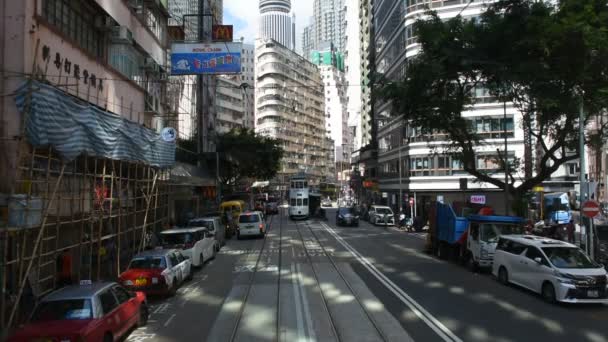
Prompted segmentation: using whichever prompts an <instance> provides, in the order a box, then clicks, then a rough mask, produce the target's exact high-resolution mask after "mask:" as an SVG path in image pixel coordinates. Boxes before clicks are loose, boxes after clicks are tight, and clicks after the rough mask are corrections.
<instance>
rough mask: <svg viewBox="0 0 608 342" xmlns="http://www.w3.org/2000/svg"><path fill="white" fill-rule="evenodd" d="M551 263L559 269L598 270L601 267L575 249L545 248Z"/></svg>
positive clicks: (544, 250)
mask: <svg viewBox="0 0 608 342" xmlns="http://www.w3.org/2000/svg"><path fill="white" fill-rule="evenodd" d="M542 250H543V252H545V254H547V256H548V257H549V261H551V263H552V264H553V266H555V267H557V268H597V267H601V266H599V265H597V264H596V263H594V262H593V261H591V259H589V257H588V256H587V255H585V253H583V251H581V250H580V249H579V248H573V247H543V248H542Z"/></svg>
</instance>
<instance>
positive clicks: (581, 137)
mask: <svg viewBox="0 0 608 342" xmlns="http://www.w3.org/2000/svg"><path fill="white" fill-rule="evenodd" d="M578 115H579V116H578V145H579V146H578V148H579V158H580V161H579V164H580V165H579V180H580V186H579V191H580V202H579V203H580V205H581V206H582V205H583V203H584V202H585V200H586V199H587V194H586V192H587V187H586V186H585V182H586V177H585V170H586V169H587V166H586V165H585V113H584V105H583V94H581V103H580V107H579V113H578ZM579 221H580V222H579V224H580V226H581V227H585V236H586V237H587V239H586V242H585V251H586V252H587V254H589V252H590V251H591V249H590V245H589V243H590V242H591V241H590V234H589V232H590V230H589V227H587V226H586V225H585V220H584V217H583V215H580V214H579Z"/></svg>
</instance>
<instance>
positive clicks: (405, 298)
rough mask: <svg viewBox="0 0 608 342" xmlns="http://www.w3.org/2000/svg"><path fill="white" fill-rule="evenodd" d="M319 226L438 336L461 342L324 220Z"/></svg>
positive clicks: (452, 341)
mask: <svg viewBox="0 0 608 342" xmlns="http://www.w3.org/2000/svg"><path fill="white" fill-rule="evenodd" d="M320 224H321V226H322V227H323V228H324V229H325V230H326V231H327V232H328V233H330V234H331V235H333V237H334V238H335V239H336V241H338V242H339V243H340V244H341V245H342V246H343V247H344V248H346V249H347V250H348V251H350V252H351V254H352V255H353V257H354V258H355V259H357V261H359V263H361V265H363V266H364V267H365V268H366V269H367V270H368V271H369V272H370V273H371V274H372V275H373V276H374V277H376V279H378V281H380V282H381V283H382V284H383V285H384V286H385V287H386V288H387V289H388V290H389V291H391V292H392V293H393V294H394V295H395V296H397V298H399V299H400V300H401V302H402V303H403V304H405V305H407V306H408V307H409V308H410V310H412V312H414V314H416V316H418V317H419V318H420V319H421V320H422V321H424V322H425V323H426V325H428V326H429V327H430V328H431V329H433V331H435V333H437V335H439V337H441V338H442V339H443V340H444V341H446V342H462V340H461V339H460V338H459V337H458V336H456V335H455V334H454V333H453V332H452V331H451V330H450V329H448V328H447V327H446V326H445V325H444V324H443V323H441V321H439V320H438V319H437V318H435V317H434V316H433V315H431V314H430V313H429V312H428V311H426V309H425V308H424V307H422V305H420V304H419V303H418V302H416V301H415V300H414V299H413V298H412V297H410V296H409V295H408V294H407V293H405V292H404V291H403V290H402V289H401V288H400V287H399V286H397V285H396V284H395V283H394V282H393V281H391V280H390V279H389V278H388V277H387V276H386V275H384V273H382V272H380V271H379V270H378V269H377V268H376V267H375V266H374V265H373V264H372V263H371V262H370V261H369V260H367V258H366V257H364V256H362V255H361V254H360V253H359V252H358V251H357V250H356V249H354V248H353V247H352V246H351V245H350V244H349V243H348V242H346V241H345V240H344V239H343V238H342V237H341V236H339V235H338V234H337V233H336V232H335V231H334V230H333V229H332V228H331V227H329V226H328V225H327V224H325V222H320Z"/></svg>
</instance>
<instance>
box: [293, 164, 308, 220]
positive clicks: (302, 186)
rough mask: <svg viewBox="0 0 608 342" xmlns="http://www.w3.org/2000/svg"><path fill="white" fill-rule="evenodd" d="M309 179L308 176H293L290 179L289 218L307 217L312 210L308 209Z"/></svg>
mask: <svg viewBox="0 0 608 342" xmlns="http://www.w3.org/2000/svg"><path fill="white" fill-rule="evenodd" d="M308 195H309V189H308V180H307V179H306V176H302V175H299V176H293V177H291V179H290V181H289V218H291V219H292V220H295V219H307V218H308V217H309V213H310V210H309V209H308V204H309V203H308V201H309V199H308Z"/></svg>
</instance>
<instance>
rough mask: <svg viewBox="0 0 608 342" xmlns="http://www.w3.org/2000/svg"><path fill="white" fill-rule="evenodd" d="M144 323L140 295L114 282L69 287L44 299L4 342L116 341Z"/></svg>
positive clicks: (143, 303) (145, 316)
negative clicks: (25, 321)
mask: <svg viewBox="0 0 608 342" xmlns="http://www.w3.org/2000/svg"><path fill="white" fill-rule="evenodd" d="M147 321H148V305H147V302H146V295H145V294H144V293H141V292H137V293H134V292H129V291H127V290H126V289H125V288H123V287H122V286H120V285H119V284H117V283H114V282H96V283H88V284H84V285H80V286H78V285H72V286H67V287H64V288H62V289H59V290H57V291H55V292H52V293H50V294H49V295H48V296H46V297H44V298H43V299H42V300H41V301H40V303H39V304H38V305H37V306H36V308H35V309H34V312H33V314H32V316H31V318H30V321H29V323H28V324H26V325H25V326H23V327H21V328H20V329H19V330H17V331H16V332H15V334H13V335H12V336H11V337H10V338H9V339H8V341H10V342H29V341H49V342H63V341H83V342H84V341H87V342H88V341H103V342H110V341H118V340H120V339H121V338H124V337H125V336H126V335H128V333H129V332H130V331H131V330H132V329H133V328H135V327H138V326H143V325H145V324H146V323H147Z"/></svg>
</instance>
